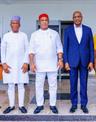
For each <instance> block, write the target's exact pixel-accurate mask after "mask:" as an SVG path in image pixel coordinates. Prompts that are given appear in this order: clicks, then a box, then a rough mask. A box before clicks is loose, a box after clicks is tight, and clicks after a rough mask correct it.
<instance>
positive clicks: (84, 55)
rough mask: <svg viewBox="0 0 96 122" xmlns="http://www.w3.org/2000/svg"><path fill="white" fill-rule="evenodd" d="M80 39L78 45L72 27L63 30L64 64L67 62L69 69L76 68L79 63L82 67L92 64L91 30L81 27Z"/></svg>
mask: <svg viewBox="0 0 96 122" xmlns="http://www.w3.org/2000/svg"><path fill="white" fill-rule="evenodd" d="M82 30H83V31H82V39H81V42H80V44H79V43H78V40H77V37H76V34H75V30H74V25H71V26H69V27H68V28H66V29H65V33H64V46H63V47H64V62H65V63H66V62H68V63H69V65H70V66H71V67H77V66H78V64H79V62H80V61H81V63H82V65H83V66H84V67H86V66H88V63H89V62H92V63H94V45H93V35H92V31H91V28H89V27H88V26H85V25H82Z"/></svg>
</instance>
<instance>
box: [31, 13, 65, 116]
mask: <svg viewBox="0 0 96 122" xmlns="http://www.w3.org/2000/svg"><path fill="white" fill-rule="evenodd" d="M39 22H40V29H39V30H37V31H36V32H34V33H32V35H31V40H30V49H29V57H30V69H31V71H32V72H36V102H37V108H36V109H35V111H34V113H35V114H36V113H39V112H40V111H41V110H43V109H44V106H43V103H44V97H43V93H44V92H43V87H44V80H45V76H46V75H47V77H48V83H49V94H50V110H52V112H53V113H58V110H57V108H56V93H57V70H58V68H61V67H63V61H62V54H63V51H62V44H61V40H60V37H59V34H58V33H57V32H56V31H54V30H52V29H50V28H48V23H49V17H48V15H47V14H45V13H44V14H41V15H40V16H39Z"/></svg>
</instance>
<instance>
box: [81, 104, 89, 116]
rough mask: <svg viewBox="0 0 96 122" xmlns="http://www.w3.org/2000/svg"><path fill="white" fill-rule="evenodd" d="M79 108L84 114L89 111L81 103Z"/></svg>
mask: <svg viewBox="0 0 96 122" xmlns="http://www.w3.org/2000/svg"><path fill="white" fill-rule="evenodd" d="M81 110H82V111H83V112H84V113H86V114H88V113H89V111H88V108H87V107H86V106H84V105H81Z"/></svg>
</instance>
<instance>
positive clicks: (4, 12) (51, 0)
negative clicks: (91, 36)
mask: <svg viewBox="0 0 96 122" xmlns="http://www.w3.org/2000/svg"><path fill="white" fill-rule="evenodd" d="M75 10H80V11H81V12H82V13H83V16H84V19H83V23H84V24H87V25H89V26H91V27H92V30H93V33H95V32H96V15H95V13H96V1H95V0H58V1H56V0H48V1H47V0H46V1H44V0H43V1H42V0H41V1H36V0H35V1H34V0H33V2H32V1H31V2H30V3H27V0H26V3H22V4H21V3H20V4H18V3H17V4H6V5H5V4H0V19H1V21H0V22H1V23H0V28H1V29H0V32H1V35H2V33H5V32H7V31H9V30H10V18H11V16H12V15H20V16H21V17H22V21H21V30H22V31H24V32H26V33H27V34H28V37H29V38H30V35H31V33H32V32H33V31H35V29H36V20H37V19H38V15H39V14H40V13H42V12H46V13H48V14H49V17H50V20H72V13H73V11H75Z"/></svg>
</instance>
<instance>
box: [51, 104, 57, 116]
mask: <svg viewBox="0 0 96 122" xmlns="http://www.w3.org/2000/svg"><path fill="white" fill-rule="evenodd" d="M50 110H52V112H53V113H55V114H58V109H57V107H56V106H50Z"/></svg>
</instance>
